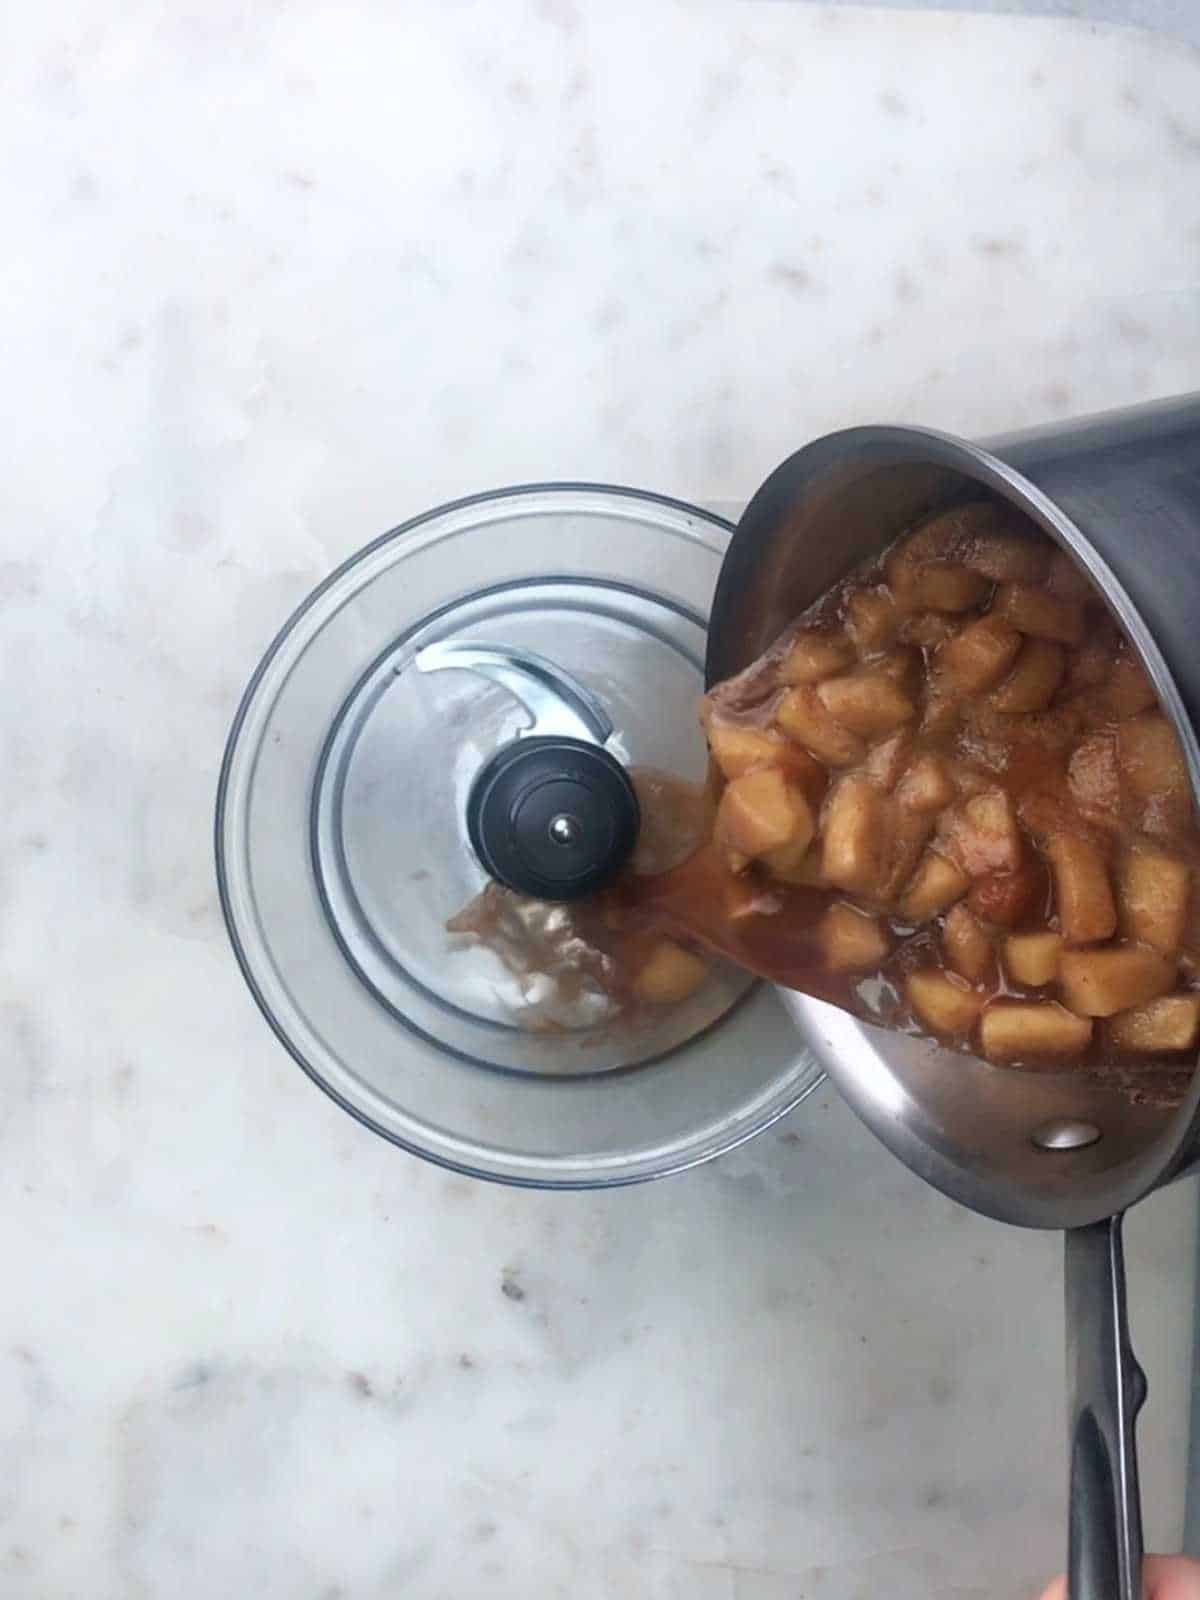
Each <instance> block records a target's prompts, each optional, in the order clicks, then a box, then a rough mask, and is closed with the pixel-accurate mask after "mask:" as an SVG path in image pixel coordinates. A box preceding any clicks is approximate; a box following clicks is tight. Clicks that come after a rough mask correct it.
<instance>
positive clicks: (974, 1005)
mask: <svg viewBox="0 0 1200 1600" xmlns="http://www.w3.org/2000/svg"><path fill="white" fill-rule="evenodd" d="M904 992H905V994H906V995H907V997H908V1003H909V1005H910V1006H911V1007H912V1009H913V1012H914V1014H915V1015H916V1016H917V1017H919V1018H920V1020H921V1021H922V1022H923V1023H924V1024H925V1026H926V1027H927V1028H928V1029H929V1031H930V1033H938V1034H942V1035H944V1036H945V1037H947V1038H961V1036H962V1035H963V1034H965V1033H969V1032H970V1031H971V1029H972V1028H973V1027H974V1025H975V1019H976V1017H978V1015H979V1013H980V1011H982V1009H983V1001H984V997H983V995H981V994H980V993H979V991H978V990H976V989H971V988H968V986H967V985H966V984H965V983H964V982H963V981H962V979H961V978H956V977H953V976H952V975H951V974H950V973H948V972H938V971H937V970H936V969H934V968H932V967H930V968H927V969H923V970H921V971H919V972H910V973H909V975H908V977H907V979H906V980H905V983H904Z"/></svg>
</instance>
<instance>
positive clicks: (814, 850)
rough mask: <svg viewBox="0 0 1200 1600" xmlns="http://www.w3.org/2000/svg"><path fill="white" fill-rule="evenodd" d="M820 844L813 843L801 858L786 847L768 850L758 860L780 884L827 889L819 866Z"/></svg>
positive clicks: (826, 880)
mask: <svg viewBox="0 0 1200 1600" xmlns="http://www.w3.org/2000/svg"><path fill="white" fill-rule="evenodd" d="M821 855H822V851H821V844H820V841H819V840H817V841H814V843H812V844H810V845H809V847H808V849H807V850H806V851H805V852H804V853H803V855H801V856H797V854H796V852H795V850H793V849H791V848H790V847H789V846H788V845H781V846H780V847H779V849H778V850H768V851H767V852H766V854H765V855H762V856H760V857H759V858H758V859H759V861H760V862H761V863H762V865H763V866H764V867H765V868H766V869H767V871H768V872H769V873H770V874H771V876H772V877H773V878H778V879H779V881H780V883H792V884H797V885H799V886H800V887H802V888H807V889H828V888H829V879H828V878H827V877H826V876H825V870H824V868H823V867H822V865H821Z"/></svg>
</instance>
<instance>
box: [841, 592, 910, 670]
mask: <svg viewBox="0 0 1200 1600" xmlns="http://www.w3.org/2000/svg"><path fill="white" fill-rule="evenodd" d="M899 623H900V618H899V616H898V615H897V612H896V602H895V600H893V599H892V596H891V595H890V594H889V593H888V592H887V590H886V589H856V590H855V591H854V593H853V594H852V595H851V596H850V598H849V600H848V601H847V602H846V627H847V630H848V631H849V634H850V637H851V638H852V639H853V640H854V643H855V644H856V645H857V646H858V650H859V654H860V655H864V656H874V655H878V654H879V653H880V651H882V650H886V649H887V648H888V646H889V645H890V644H891V642H892V640H893V639H894V638H895V637H896V629H897V627H898V626H899Z"/></svg>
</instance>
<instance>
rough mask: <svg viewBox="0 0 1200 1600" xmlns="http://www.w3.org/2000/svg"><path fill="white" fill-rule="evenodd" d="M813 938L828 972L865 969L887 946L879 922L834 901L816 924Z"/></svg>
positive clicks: (876, 963) (876, 961) (875, 963)
mask: <svg viewBox="0 0 1200 1600" xmlns="http://www.w3.org/2000/svg"><path fill="white" fill-rule="evenodd" d="M817 940H818V942H819V944H820V946H821V953H822V955H823V957H824V960H825V965H826V967H827V968H828V970H829V971H830V972H865V971H867V970H868V969H869V968H871V967H877V966H879V964H880V962H881V961H883V960H884V959H885V958H886V956H887V953H888V950H889V949H890V947H891V946H890V941H889V939H888V936H887V931H886V928H885V926H884V923H883V921H882V920H881V918H879V917H872V916H868V915H867V913H866V912H865V911H859V910H857V909H856V908H855V907H854V906H848V905H846V904H845V903H844V902H843V901H836V902H835V903H834V904H833V905H831V906H830V907H829V909H828V911H826V913H825V915H824V916H823V917H822V918H821V921H820V922H819V923H818V925H817Z"/></svg>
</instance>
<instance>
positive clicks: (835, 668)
mask: <svg viewBox="0 0 1200 1600" xmlns="http://www.w3.org/2000/svg"><path fill="white" fill-rule="evenodd" d="M853 660H854V647H853V646H852V645H851V643H850V641H849V640H848V639H846V638H844V637H843V636H842V635H841V634H840V633H829V632H820V631H819V630H817V629H815V628H814V629H811V630H810V631H809V632H807V633H801V634H798V635H797V636H796V640H795V642H794V643H793V644H792V646H791V648H790V649H789V650H788V653H787V655H786V656H784V658H783V660H782V661H781V662H780V663H779V679H780V682H781V683H818V682H819V681H820V680H821V679H822V678H828V677H830V676H831V674H833V673H835V672H844V671H845V670H846V668H847V667H848V666H849V665H850V664H851V662H852V661H853Z"/></svg>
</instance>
